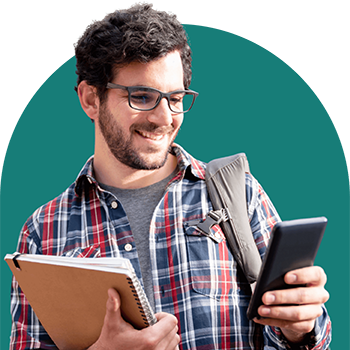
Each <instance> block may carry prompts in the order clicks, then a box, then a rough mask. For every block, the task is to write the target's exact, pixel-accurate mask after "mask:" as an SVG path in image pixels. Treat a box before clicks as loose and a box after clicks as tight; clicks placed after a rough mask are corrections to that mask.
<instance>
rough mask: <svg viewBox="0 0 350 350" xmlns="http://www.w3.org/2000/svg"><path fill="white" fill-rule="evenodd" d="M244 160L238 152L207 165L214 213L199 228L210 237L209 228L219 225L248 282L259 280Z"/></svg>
mask: <svg viewBox="0 0 350 350" xmlns="http://www.w3.org/2000/svg"><path fill="white" fill-rule="evenodd" d="M246 172H247V173H249V172H250V171H249V165H248V160H247V157H246V155H245V154H244V153H239V154H236V155H233V156H230V157H224V158H219V159H214V160H212V161H211V162H209V163H208V165H207V169H206V174H205V181H206V185H207V188H208V193H209V197H210V200H211V202H212V204H213V208H214V211H211V212H210V213H208V216H207V218H206V219H205V221H203V222H202V223H201V224H199V225H198V228H199V229H200V230H202V231H206V232H208V233H209V234H210V227H211V226H212V225H214V224H218V223H219V224H220V225H221V227H222V229H223V231H224V233H225V236H226V240H227V242H228V245H229V247H230V249H231V251H232V253H233V255H234V257H235V259H236V261H237V263H238V264H239V266H240V267H241V268H242V270H243V272H244V274H245V276H246V278H247V280H248V282H249V283H250V284H253V283H254V282H256V280H257V278H258V274H259V271H260V267H261V257H260V254H259V251H258V248H257V246H256V243H255V241H254V237H253V234H252V231H251V228H250V222H249V217H248V212H247V200H246V181H245V173H246Z"/></svg>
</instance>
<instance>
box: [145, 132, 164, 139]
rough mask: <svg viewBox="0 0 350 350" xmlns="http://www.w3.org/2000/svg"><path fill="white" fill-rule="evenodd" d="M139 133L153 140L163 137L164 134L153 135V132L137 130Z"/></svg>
mask: <svg viewBox="0 0 350 350" xmlns="http://www.w3.org/2000/svg"><path fill="white" fill-rule="evenodd" d="M139 134H140V135H141V136H143V137H145V138H147V139H151V140H154V141H159V140H161V139H162V138H163V136H164V135H155V134H150V133H148V132H143V131H139Z"/></svg>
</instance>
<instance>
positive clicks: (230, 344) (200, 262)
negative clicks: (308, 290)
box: [10, 145, 331, 350]
mask: <svg viewBox="0 0 350 350" xmlns="http://www.w3.org/2000/svg"><path fill="white" fill-rule="evenodd" d="M173 152H174V153H175V154H176V156H177V158H178V167H179V172H178V173H177V175H176V176H175V177H174V178H173V179H172V180H171V181H170V182H169V184H168V186H167V189H166V191H165V194H164V196H163V198H162V199H161V201H160V202H159V204H158V205H157V207H156V208H155V211H154V214H153V218H152V220H151V224H150V229H149V233H150V234H149V243H150V258H151V273H152V278H153V285H154V298H155V308H156V310H155V312H160V311H163V312H168V313H171V314H173V315H175V316H176V317H177V318H178V320H179V334H180V336H181V343H180V349H183V350H186V349H193V350H194V349H196V350H208V349H222V350H224V349H242V350H243V349H263V348H264V349H286V348H288V347H287V346H288V345H286V342H285V340H284V338H283V336H282V334H281V332H280V331H279V329H277V328H274V327H263V328H262V327H261V326H258V325H256V324H255V323H254V322H252V321H249V320H248V319H247V317H246V311H247V307H248V303H249V299H250V296H251V292H250V286H249V285H248V284H247V282H246V280H245V279H244V277H243V276H242V272H241V271H240V270H239V269H238V268H237V264H236V261H235V260H234V258H233V256H232V254H231V253H230V251H229V250H228V248H227V244H226V241H225V240H223V241H222V242H221V243H217V242H216V241H214V240H212V239H211V238H208V237H207V236H204V235H202V234H201V233H200V232H199V231H198V230H197V229H196V227H195V226H192V225H193V224H192V222H193V221H195V220H198V222H199V221H200V220H202V219H204V218H205V216H206V214H207V213H208V212H209V211H210V210H211V209H212V206H211V202H210V200H209V198H208V193H207V189H206V185H205V181H204V175H205V167H206V165H205V164H204V163H202V162H200V161H197V160H195V159H194V158H192V157H191V156H190V155H189V154H188V153H186V152H185V151H184V150H183V149H182V148H181V147H179V146H177V145H174V147H173ZM246 193H247V209H248V215H249V219H250V225H251V228H252V232H253V235H254V239H255V241H256V244H257V247H258V249H259V251H260V254H261V256H263V255H264V253H265V250H266V246H267V244H268V241H269V237H270V232H271V229H272V227H273V226H274V224H275V223H276V222H277V221H279V220H280V219H279V217H278V214H277V212H276V210H275V209H274V207H273V205H272V204H271V202H270V200H269V198H268V197H267V195H266V193H265V192H264V190H263V189H262V187H261V186H260V185H259V183H258V182H257V181H256V180H255V179H254V178H253V177H252V176H251V175H250V174H247V177H246ZM215 229H216V230H217V232H218V234H222V232H221V229H220V227H219V226H218V225H217V226H216V227H215ZM222 235H223V234H222ZM126 245H128V246H127V247H128V249H125V246H126ZM130 245H131V246H132V249H131V250H130ZM18 251H19V252H20V253H27V254H28V253H29V254H48V255H62V256H63V255H65V256H75V257H80V258H98V257H123V258H128V259H130V261H131V263H132V264H133V266H134V269H135V271H136V274H137V275H138V277H139V278H140V280H141V279H142V277H141V270H140V265H139V259H138V254H137V250H136V247H135V241H134V238H133V235H132V232H131V229H130V224H129V222H128V219H127V216H126V214H125V212H124V210H123V206H122V204H121V203H120V202H119V201H118V199H117V198H116V197H115V196H114V195H113V194H111V193H109V192H107V191H105V190H102V189H101V188H100V187H99V185H98V183H97V182H96V180H95V179H94V176H93V158H91V159H89V161H88V162H87V163H86V165H85V166H84V168H83V169H82V171H81V172H80V174H79V176H78V178H77V180H76V181H75V183H73V184H72V185H71V186H70V187H69V188H68V189H67V190H66V191H65V192H64V193H62V194H61V195H60V196H58V197H57V198H55V199H54V200H52V201H50V202H49V203H47V204H45V205H44V206H42V207H41V208H39V209H38V210H36V211H35V213H34V214H33V215H32V216H31V217H30V218H29V219H28V221H27V222H26V224H25V225H24V227H23V229H22V231H21V234H20V238H19V243H18ZM38 288H40V286H38ZM53 302H54V301H53ZM11 311H12V316H13V325H12V332H11V343H10V349H32V348H39V347H40V348H43V349H55V348H56V347H55V345H54V344H53V342H52V341H51V339H50V337H49V336H48V334H47V333H46V331H45V329H44V328H43V327H42V326H41V324H40V322H39V320H38V319H37V317H36V315H35V313H34V312H33V310H32V308H31V307H30V305H29V304H28V302H27V300H26V298H25V296H24V294H23V293H22V291H21V289H20V288H19V286H18V284H17V282H16V280H15V279H13V283H12V294H11ZM68 322H69V321H68ZM330 337H331V336H330V321H329V317H328V315H327V312H326V310H325V309H324V314H323V315H322V316H321V317H319V318H318V320H317V322H316V327H315V337H314V342H316V344H315V346H314V347H313V348H314V349H326V348H327V346H328V344H329V342H330ZM304 349H308V347H305V348H304Z"/></svg>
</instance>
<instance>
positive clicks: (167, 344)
mask: <svg viewBox="0 0 350 350" xmlns="http://www.w3.org/2000/svg"><path fill="white" fill-rule="evenodd" d="M177 332H178V327H177V326H176V327H175V328H174V329H173V330H171V331H170V332H169V333H168V334H167V335H166V337H164V338H163V339H162V340H161V341H160V342H159V344H158V346H157V348H156V349H157V350H174V349H177V348H178V344H179V343H180V336H179V335H178V333H177Z"/></svg>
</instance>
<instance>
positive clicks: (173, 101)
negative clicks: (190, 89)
mask: <svg viewBox="0 0 350 350" xmlns="http://www.w3.org/2000/svg"><path fill="white" fill-rule="evenodd" d="M183 98H184V94H174V95H171V96H170V103H171V104H173V105H176V104H179V103H182V100H183Z"/></svg>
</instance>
